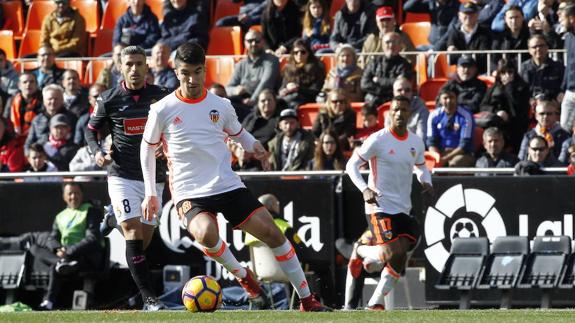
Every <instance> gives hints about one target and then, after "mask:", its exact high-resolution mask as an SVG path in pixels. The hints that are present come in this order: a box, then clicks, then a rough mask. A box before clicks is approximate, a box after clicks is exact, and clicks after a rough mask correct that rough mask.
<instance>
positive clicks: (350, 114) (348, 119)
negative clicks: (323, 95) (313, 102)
mask: <svg viewBox="0 0 575 323" xmlns="http://www.w3.org/2000/svg"><path fill="white" fill-rule="evenodd" d="M355 124H356V115H355V111H354V110H353V109H352V108H351V105H350V104H349V100H348V99H347V97H346V95H345V91H344V90H343V89H334V90H332V91H331V92H329V93H328V95H327V101H326V102H325V104H324V106H323V107H322V108H321V109H320V110H319V113H318V115H317V117H316V118H315V120H314V122H313V128H312V132H313V134H314V135H315V136H316V138H319V136H320V135H321V134H322V133H323V132H325V131H328V130H331V131H333V132H334V133H335V134H336V136H337V140H339V145H340V147H341V149H342V150H349V149H350V147H349V140H350V139H352V138H353V136H354V135H355V132H356V128H355Z"/></svg>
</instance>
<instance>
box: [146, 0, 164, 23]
mask: <svg viewBox="0 0 575 323" xmlns="http://www.w3.org/2000/svg"><path fill="white" fill-rule="evenodd" d="M146 4H147V5H148V6H150V9H152V12H153V13H154V15H156V17H157V18H158V21H159V22H160V23H161V22H162V21H163V20H164V1H162V0H146Z"/></svg>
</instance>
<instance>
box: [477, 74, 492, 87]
mask: <svg viewBox="0 0 575 323" xmlns="http://www.w3.org/2000/svg"><path fill="white" fill-rule="evenodd" d="M477 78H478V79H480V80H482V81H483V83H485V85H487V87H488V88H489V87H492V86H493V83H495V77H493V76H487V75H478V76H477Z"/></svg>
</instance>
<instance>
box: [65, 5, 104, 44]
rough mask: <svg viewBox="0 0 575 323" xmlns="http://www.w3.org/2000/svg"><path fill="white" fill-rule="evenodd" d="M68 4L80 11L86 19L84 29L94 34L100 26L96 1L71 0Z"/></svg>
mask: <svg viewBox="0 0 575 323" xmlns="http://www.w3.org/2000/svg"><path fill="white" fill-rule="evenodd" d="M70 5H71V6H72V7H74V8H76V9H78V12H80V15H82V17H84V20H86V31H87V32H89V33H90V35H91V36H95V35H96V33H97V32H98V28H100V15H99V13H98V1H95V0H72V2H70Z"/></svg>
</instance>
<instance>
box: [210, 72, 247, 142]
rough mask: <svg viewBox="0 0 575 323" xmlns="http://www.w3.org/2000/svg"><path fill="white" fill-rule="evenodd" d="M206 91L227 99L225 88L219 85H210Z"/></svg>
mask: <svg viewBox="0 0 575 323" xmlns="http://www.w3.org/2000/svg"><path fill="white" fill-rule="evenodd" d="M208 91H210V92H211V93H213V94H215V95H217V96H219V97H220V98H227V97H228V93H227V92H226V87H225V86H223V85H222V84H220V83H213V84H212V85H210V88H209V89H208ZM250 133H251V132H250Z"/></svg>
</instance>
